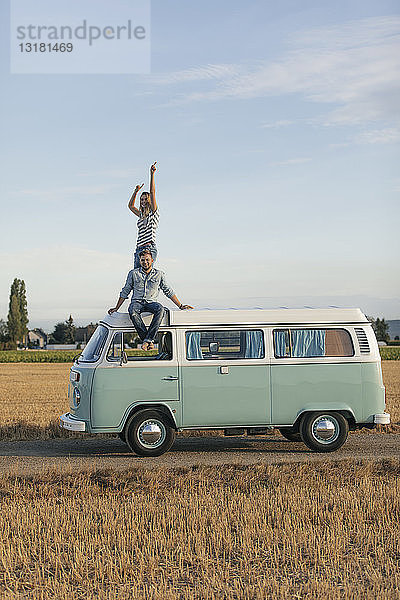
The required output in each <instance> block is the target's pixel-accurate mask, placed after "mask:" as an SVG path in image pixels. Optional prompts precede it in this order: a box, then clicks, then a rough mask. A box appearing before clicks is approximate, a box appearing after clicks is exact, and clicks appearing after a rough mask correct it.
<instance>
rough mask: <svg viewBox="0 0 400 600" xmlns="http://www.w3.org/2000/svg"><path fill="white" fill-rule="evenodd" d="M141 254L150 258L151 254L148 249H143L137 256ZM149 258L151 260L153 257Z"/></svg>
mask: <svg viewBox="0 0 400 600" xmlns="http://www.w3.org/2000/svg"><path fill="white" fill-rule="evenodd" d="M143 254H150V256H151V252H150V250H149V249H148V248H143V250H141V251H140V252H139V256H143ZM151 258H153V257H152V256H151Z"/></svg>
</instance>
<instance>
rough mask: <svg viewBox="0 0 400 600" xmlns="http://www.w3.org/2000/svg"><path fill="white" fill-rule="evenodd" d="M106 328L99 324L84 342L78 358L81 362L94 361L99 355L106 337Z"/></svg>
mask: <svg viewBox="0 0 400 600" xmlns="http://www.w3.org/2000/svg"><path fill="white" fill-rule="evenodd" d="M107 334H108V329H107V327H104V325H99V326H98V327H97V329H96V330H95V331H94V332H93V335H92V337H91V338H90V340H89V341H88V343H87V344H86V346H85V348H84V350H83V352H82V354H81V355H80V357H79V360H80V361H82V362H94V361H96V360H98V358H99V357H100V354H101V351H102V349H103V346H104V342H105V341H106V339H107Z"/></svg>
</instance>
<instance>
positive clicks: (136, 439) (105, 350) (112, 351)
mask: <svg viewBox="0 0 400 600" xmlns="http://www.w3.org/2000/svg"><path fill="white" fill-rule="evenodd" d="M146 318H149V317H146ZM134 333H135V330H134V328H133V326H132V323H131V321H130V319H129V316H128V315H127V314H123V313H114V314H112V315H111V316H109V315H107V316H106V317H105V318H104V320H102V321H100V324H99V326H98V329H97V330H96V331H95V333H94V334H93V336H92V338H91V340H90V341H89V343H88V345H87V347H86V348H85V350H84V352H83V354H82V356H81V357H79V359H78V360H77V361H75V363H74V365H73V367H72V368H71V373H70V382H69V402H70V411H69V413H67V414H65V415H62V416H61V418H60V419H61V421H60V424H61V426H62V427H64V428H66V429H69V430H71V431H81V432H87V433H116V434H119V435H120V437H121V438H122V439H123V440H124V441H126V442H127V443H128V445H129V446H130V447H131V449H133V450H134V451H135V452H137V453H138V454H142V455H148V456H157V455H159V454H162V453H163V452H165V451H166V450H167V449H168V448H169V447H170V445H171V444H172V442H173V438H174V435H175V431H182V430H184V429H223V430H224V431H225V433H226V434H227V435H229V434H243V433H245V431H247V434H248V435H256V434H257V433H260V434H262V433H266V429H268V428H272V427H276V428H278V429H280V431H281V433H282V434H283V435H284V436H285V437H287V438H288V439H292V440H293V441H300V440H301V441H303V442H305V443H306V444H307V445H308V446H309V447H310V448H312V449H313V450H317V451H323V452H325V451H331V450H336V449H337V448H338V447H340V446H341V445H342V443H344V441H345V439H346V437H347V431H348V430H349V429H350V430H352V429H356V428H360V427H374V426H376V425H377V424H387V423H389V422H390V416H389V415H388V414H387V413H385V389H384V386H383V382H382V372H381V364H380V355H379V349H378V345H377V342H376V339H375V335H374V332H373V330H372V327H371V325H370V323H369V322H368V320H367V319H366V317H365V316H364V315H363V314H362V312H361V311H360V310H359V309H297V310H290V309H280V310H261V309H259V310H245V311H243V310H207V311H194V310H193V311H172V312H170V313H167V311H166V316H165V318H164V321H163V323H162V325H161V327H160V341H159V345H158V348H157V354H155V355H154V356H145V357H140V356H135V355H134V353H130V355H129V352H127V351H126V349H127V345H126V344H125V339H128V336H131V337H132V335H133V334H134ZM129 339H131V338H129Z"/></svg>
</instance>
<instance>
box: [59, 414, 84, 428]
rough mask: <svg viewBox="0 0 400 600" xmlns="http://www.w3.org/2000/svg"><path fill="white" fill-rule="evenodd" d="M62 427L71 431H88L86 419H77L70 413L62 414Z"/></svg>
mask: <svg viewBox="0 0 400 600" xmlns="http://www.w3.org/2000/svg"><path fill="white" fill-rule="evenodd" d="M60 427H62V428H63V429H68V430H69V431H86V423H85V421H78V419H75V418H74V417H73V416H72V415H70V414H69V413H65V415H61V417H60Z"/></svg>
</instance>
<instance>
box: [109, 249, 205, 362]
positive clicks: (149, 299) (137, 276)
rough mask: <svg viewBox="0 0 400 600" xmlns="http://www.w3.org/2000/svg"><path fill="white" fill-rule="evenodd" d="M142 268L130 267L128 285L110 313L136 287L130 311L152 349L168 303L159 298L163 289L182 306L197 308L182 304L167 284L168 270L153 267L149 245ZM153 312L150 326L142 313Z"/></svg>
mask: <svg viewBox="0 0 400 600" xmlns="http://www.w3.org/2000/svg"><path fill="white" fill-rule="evenodd" d="M139 259H140V267H139V269H132V271H129V273H128V277H127V278H126V282H125V285H124V287H123V288H122V290H121V293H120V296H119V298H118V302H117V304H116V305H115V307H114V308H110V309H109V311H108V314H109V315H111V314H112V313H113V312H116V311H117V310H118V309H119V307H120V306H121V305H122V303H123V302H124V301H125V300H126V299H127V298H128V297H129V294H130V293H131V292H132V291H133V294H132V299H131V303H130V305H129V308H128V313H129V316H130V318H131V321H132V323H133V325H134V327H135V329H136V331H137V332H138V334H139V337H140V339H141V340H142V342H143V344H142V349H143V350H152V349H153V348H154V344H153V342H154V339H155V337H156V335H157V332H158V329H159V327H160V323H161V321H162V318H163V316H164V310H165V309H164V307H163V306H162V304H160V303H159V302H156V300H157V297H158V293H159V291H160V289H161V290H162V291H163V292H164V294H165V295H166V296H167V298H170V299H171V300H172V302H173V303H174V304H176V306H178V308H180V309H181V310H187V309H190V308H193V306H189V304H182V302H180V300H178V298H177V297H176V295H175V292H174V291H173V289H172V288H171V287H170V286H169V285H168V284H167V282H166V279H165V273H164V272H163V271H159V270H158V269H154V268H153V258H152V256H151V254H150V252H149V250H148V249H144V250H143V251H142V252H141V253H140V258H139ZM143 312H149V313H152V314H153V318H152V320H151V323H150V325H149V328H148V329H147V327H146V325H145V324H144V322H143V319H142V317H141V313H143Z"/></svg>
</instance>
